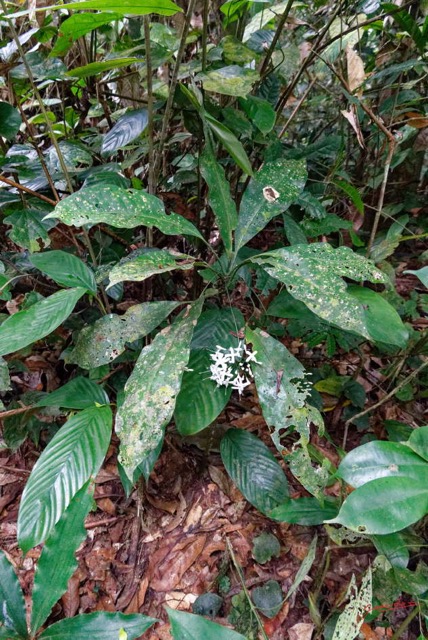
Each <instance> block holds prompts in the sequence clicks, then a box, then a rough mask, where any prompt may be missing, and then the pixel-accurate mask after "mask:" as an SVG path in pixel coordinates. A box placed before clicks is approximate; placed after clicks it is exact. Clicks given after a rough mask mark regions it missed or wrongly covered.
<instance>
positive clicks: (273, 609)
mask: <svg viewBox="0 0 428 640" xmlns="http://www.w3.org/2000/svg"><path fill="white" fill-rule="evenodd" d="M251 597H252V599H253V602H254V604H255V605H256V607H257V609H259V611H261V612H262V614H263V615H264V616H266V618H274V617H275V616H276V614H277V613H279V612H280V610H281V607H282V605H283V602H284V594H283V593H282V589H281V586H280V584H279V582H277V581H276V580H268V581H267V582H266V584H264V585H263V586H262V587H256V588H255V589H253V591H252V593H251Z"/></svg>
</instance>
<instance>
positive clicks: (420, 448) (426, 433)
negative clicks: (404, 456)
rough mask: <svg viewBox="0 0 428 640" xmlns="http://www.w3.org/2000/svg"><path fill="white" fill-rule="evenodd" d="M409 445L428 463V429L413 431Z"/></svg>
mask: <svg viewBox="0 0 428 640" xmlns="http://www.w3.org/2000/svg"><path fill="white" fill-rule="evenodd" d="M407 445H408V446H409V447H410V448H411V449H413V451H416V453H417V454H418V456H421V458H424V460H427V461H428V427H419V428H418V429H414V431H412V433H411V435H410V438H409V440H408V442H407Z"/></svg>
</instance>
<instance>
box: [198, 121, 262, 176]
mask: <svg viewBox="0 0 428 640" xmlns="http://www.w3.org/2000/svg"><path fill="white" fill-rule="evenodd" d="M203 117H204V118H205V120H206V122H207V124H208V126H209V128H210V129H211V131H212V132H213V134H214V135H215V137H216V138H217V140H218V141H219V142H220V144H221V145H223V147H224V148H225V149H226V151H228V152H229V154H230V155H231V157H232V158H233V159H234V160H235V162H236V164H237V165H238V167H240V168H241V169H242V171H244V173H246V174H247V175H249V176H252V175H253V169H252V167H251V162H250V159H249V158H248V156H247V153H246V151H245V149H244V147H243V146H242V143H241V142H239V140H238V138H237V137H236V136H235V135H234V134H233V133H232V132H231V131H230V129H228V128H227V127H225V126H224V124H222V123H221V122H219V121H218V120H216V119H215V118H213V116H211V115H210V114H209V113H207V112H204V114H203Z"/></svg>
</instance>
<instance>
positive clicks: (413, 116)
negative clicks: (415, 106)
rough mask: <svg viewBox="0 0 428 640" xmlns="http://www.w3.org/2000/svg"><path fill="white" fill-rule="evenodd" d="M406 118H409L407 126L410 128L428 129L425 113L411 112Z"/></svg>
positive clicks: (427, 119) (405, 115) (406, 114)
mask: <svg viewBox="0 0 428 640" xmlns="http://www.w3.org/2000/svg"><path fill="white" fill-rule="evenodd" d="M404 117H405V118H407V122H406V124H408V125H409V127H414V128H415V129H424V128H425V127H428V118H425V117H424V114H423V113H418V112H416V111H409V112H407V113H405V114H404Z"/></svg>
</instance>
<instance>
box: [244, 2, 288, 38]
mask: <svg viewBox="0 0 428 640" xmlns="http://www.w3.org/2000/svg"><path fill="white" fill-rule="evenodd" d="M287 7H288V2H280V3H278V4H276V5H274V6H272V7H270V8H266V9H265V8H263V10H262V11H259V12H258V13H256V15H255V16H254V17H253V18H252V19H251V20H250V22H249V23H248V24H247V26H246V27H245V31H244V36H243V38H242V41H243V42H247V40H249V39H250V38H251V36H252V35H253V33H254V32H255V31H258V30H259V29H263V27H264V26H265V24H267V23H268V22H270V21H271V20H275V18H277V17H278V16H280V15H281V14H283V13H284V11H285V10H286V8H287Z"/></svg>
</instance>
